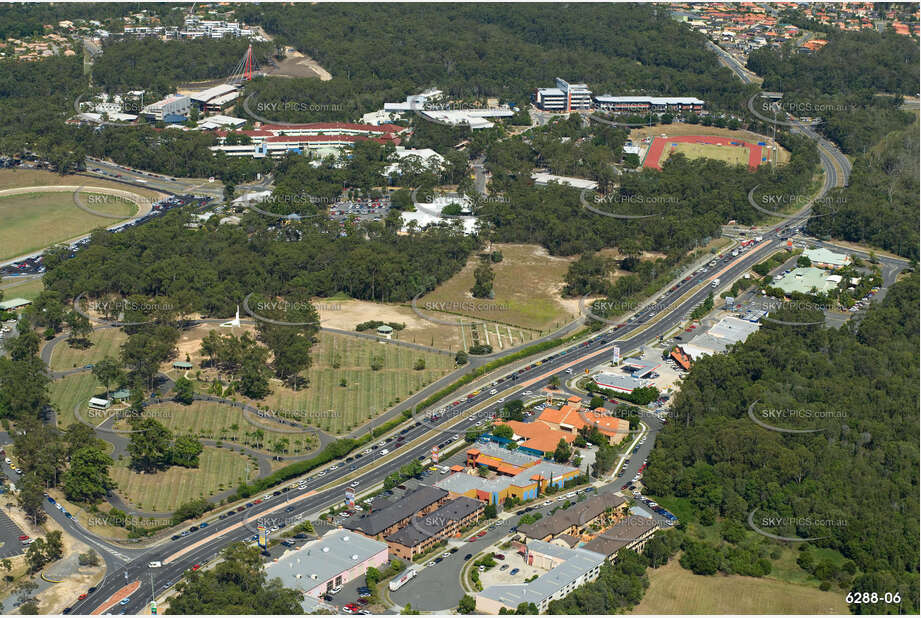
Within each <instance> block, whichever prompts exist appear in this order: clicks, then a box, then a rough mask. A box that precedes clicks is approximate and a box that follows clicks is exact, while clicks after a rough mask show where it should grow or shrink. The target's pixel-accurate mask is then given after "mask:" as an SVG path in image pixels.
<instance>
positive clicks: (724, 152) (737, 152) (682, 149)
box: [659, 143, 749, 165]
mask: <svg viewBox="0 0 921 618" xmlns="http://www.w3.org/2000/svg"><path fill="white" fill-rule="evenodd" d="M748 152H749V151H748V148H742V147H739V146H717V145H715V144H682V143H678V144H675V145H672V144H667V145H666V146H665V150H664V151H663V152H662V158H661V159H659V164H660V165H662V164H664V163H665V161H666V160H668V158H669V157H670V156H671V155H673V154H683V155H684V156H686V157H687V158H689V159H701V158H706V159H716V160H717V161H724V162H725V163H728V164H729V165H748Z"/></svg>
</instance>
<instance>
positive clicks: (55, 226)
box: [0, 191, 137, 258]
mask: <svg viewBox="0 0 921 618" xmlns="http://www.w3.org/2000/svg"><path fill="white" fill-rule="evenodd" d="M94 195H95V194H87V193H81V200H82V203H84V204H85V205H87V206H88V207H90V208H92V209H93V210H95V211H97V212H101V213H104V214H109V215H120V216H122V217H123V218H128V217H130V216H131V215H133V214H134V213H135V212H137V207H136V206H135V205H133V204H131V203H129V202H128V201H127V200H124V199H113V198H111V197H109V199H102V196H97V197H98V198H99V200H98V201H92V202H91V200H95V199H96V197H94ZM0 221H3V225H2V226H0V258H11V257H15V256H17V255H22V254H24V253H28V252H30V251H37V250H39V249H43V248H45V247H47V246H48V245H51V244H54V243H56V242H62V241H65V240H67V239H69V238H73V237H75V236H79V235H80V234H85V233H86V232H89V231H90V230H92V229H94V228H97V227H107V226H109V225H112V224H113V223H115V222H116V221H118V219H115V218H108V217H100V216H96V215H93V214H90V213H88V212H86V211H84V210H81V209H80V208H78V207H77V205H76V204H75V203H74V197H73V194H72V193H71V192H69V191H64V192H47V193H24V194H22V195H8V196H4V197H0Z"/></svg>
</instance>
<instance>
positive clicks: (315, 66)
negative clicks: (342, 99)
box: [266, 47, 333, 82]
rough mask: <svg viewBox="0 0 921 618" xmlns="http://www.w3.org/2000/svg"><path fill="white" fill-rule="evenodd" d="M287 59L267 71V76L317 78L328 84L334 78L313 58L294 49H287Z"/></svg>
mask: <svg viewBox="0 0 921 618" xmlns="http://www.w3.org/2000/svg"><path fill="white" fill-rule="evenodd" d="M285 54H286V58H285V59H284V60H282V61H281V62H279V63H278V67H277V68H273V69H268V68H267V69H266V74H267V75H270V76H272V77H316V78H319V80H320V81H323V82H328V81H329V80H331V79H332V78H333V76H332V75H331V74H330V72H329V71H327V70H326V69H324V68H323V67H321V66H320V64H319V63H318V62H317V61H316V60H314V59H313V58H311V57H310V56H305V55H304V54H302V53H301V52H299V51H297V50H296V49H294V48H293V47H288V48H286V49H285Z"/></svg>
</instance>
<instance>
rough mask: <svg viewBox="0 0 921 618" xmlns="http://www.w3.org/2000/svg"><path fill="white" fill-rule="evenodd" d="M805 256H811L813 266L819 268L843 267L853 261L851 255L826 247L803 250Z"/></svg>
mask: <svg viewBox="0 0 921 618" xmlns="http://www.w3.org/2000/svg"><path fill="white" fill-rule="evenodd" d="M803 257H806V258H809V261H810V262H812V265H813V266H818V267H819V268H831V269H837V268H843V267H845V266H847V265H848V264H850V263H851V256H849V255H844V254H842V253H835V252H834V251H829V250H828V249H826V248H825V247H819V248H818V249H805V250H803Z"/></svg>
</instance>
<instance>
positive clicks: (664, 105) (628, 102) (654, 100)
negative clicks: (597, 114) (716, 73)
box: [595, 94, 704, 113]
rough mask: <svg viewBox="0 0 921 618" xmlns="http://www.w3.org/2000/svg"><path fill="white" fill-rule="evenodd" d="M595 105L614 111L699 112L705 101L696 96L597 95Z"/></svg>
mask: <svg viewBox="0 0 921 618" xmlns="http://www.w3.org/2000/svg"><path fill="white" fill-rule="evenodd" d="M595 107H596V108H598V109H603V110H607V111H612V112H640V113H642V112H672V111H678V112H699V111H703V108H704V102H703V101H701V100H700V99H698V98H695V97H614V96H611V95H609V94H605V95H601V96H597V97H595Z"/></svg>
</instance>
